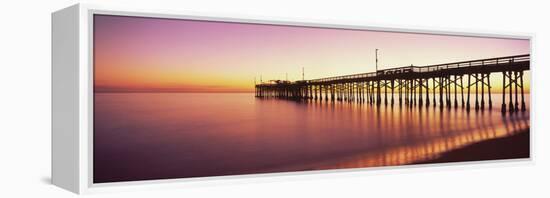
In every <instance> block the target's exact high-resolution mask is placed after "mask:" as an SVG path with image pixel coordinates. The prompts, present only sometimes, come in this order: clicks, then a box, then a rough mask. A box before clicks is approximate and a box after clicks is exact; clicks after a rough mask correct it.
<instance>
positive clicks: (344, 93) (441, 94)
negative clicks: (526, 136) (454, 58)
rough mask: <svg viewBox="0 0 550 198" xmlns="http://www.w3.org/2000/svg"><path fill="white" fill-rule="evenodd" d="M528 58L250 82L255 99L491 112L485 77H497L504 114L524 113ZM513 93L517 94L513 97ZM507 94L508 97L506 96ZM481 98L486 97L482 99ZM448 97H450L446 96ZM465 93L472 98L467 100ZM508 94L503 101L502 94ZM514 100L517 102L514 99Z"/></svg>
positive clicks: (487, 80)
mask: <svg viewBox="0 0 550 198" xmlns="http://www.w3.org/2000/svg"><path fill="white" fill-rule="evenodd" d="M529 67H530V55H529V54H525V55H518V56H506V57H498V58H490V59H481V60H470V61H462V62H454V63H446V64H439V65H428V66H406V67H397V68H391V69H384V70H378V71H376V72H371V73H361V74H353V75H346V76H336V77H327V78H320V79H313V80H300V81H294V82H291V81H283V80H272V81H270V82H268V83H260V84H256V85H255V87H256V93H255V95H256V97H275V98H283V99H292V100H324V101H331V102H342V101H346V102H359V103H368V104H373V105H382V104H384V105H392V106H393V105H399V106H406V107H411V108H412V107H414V106H418V107H422V106H426V107H429V106H431V105H432V106H434V107H436V106H439V107H440V108H452V107H454V108H458V107H461V108H466V110H467V111H470V109H471V108H472V107H473V109H475V110H476V111H478V110H484V109H486V108H488V109H492V108H493V101H492V98H491V88H492V86H491V81H490V78H491V74H495V73H502V85H503V87H502V105H501V110H502V112H503V113H505V112H506V111H507V109H508V111H509V112H517V111H520V110H521V111H525V110H526V107H525V96H524V85H523V80H524V78H523V75H524V71H526V70H529ZM518 90H519V93H518ZM507 92H508V93H507ZM486 93H488V94H487V96H488V98H485V95H486ZM452 94H453V95H454V97H451V95H452ZM471 94H473V95H474V97H473V98H471V97H470V96H471ZM507 94H508V100H506V95H507ZM518 96H520V97H521V98H520V100H519V99H518Z"/></svg>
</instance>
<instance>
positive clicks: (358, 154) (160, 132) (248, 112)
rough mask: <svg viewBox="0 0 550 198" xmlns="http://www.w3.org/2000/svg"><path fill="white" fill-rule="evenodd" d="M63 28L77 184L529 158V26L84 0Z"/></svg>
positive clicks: (67, 117)
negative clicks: (384, 21) (458, 25)
mask: <svg viewBox="0 0 550 198" xmlns="http://www.w3.org/2000/svg"><path fill="white" fill-rule="evenodd" d="M52 24H53V27H52V29H53V32H52V33H53V35H52V46H53V48H52V49H53V54H52V60H53V61H52V68H53V76H52V81H53V82H52V84H53V94H52V95H53V99H52V100H53V120H52V125H53V132H52V136H53V137H52V175H53V176H52V180H53V183H54V184H55V185H58V186H60V187H63V188H65V189H68V190H71V191H73V192H77V193H82V192H88V191H93V190H98V189H99V190H100V189H102V188H103V187H109V186H114V185H132V184H143V183H144V182H146V183H148V184H151V185H154V184H155V183H159V182H166V181H170V182H185V181H187V180H190V179H197V178H215V179H223V178H228V177H239V176H244V175H256V174H262V175H267V176H277V175H280V174H282V173H298V174H308V173H311V172H324V171H335V170H338V171H342V170H343V171H352V170H370V169H374V170H372V171H376V168H377V167H402V166H405V167H411V168H412V167H426V166H428V167H430V166H434V165H441V164H444V163H466V162H474V163H479V162H495V161H497V160H498V162H503V163H504V162H505V161H509V160H527V161H529V160H530V159H531V152H530V151H531V149H530V148H531V144H530V142H531V141H530V137H531V132H530V126H531V123H530V112H531V109H532V105H531V103H530V98H531V97H530V95H531V83H530V81H531V80H530V79H531V78H530V76H531V73H530V71H531V69H530V68H531V64H530V63H531V56H530V54H531V48H530V47H531V37H530V36H529V35H499V34H488V33H466V32H453V31H436V30H410V29H399V28H393V27H392V28H389V27H387V28H383V27H360V26H351V25H335V24H322V23H307V22H292V21H277V20H270V19H236V18H232V17H214V16H194V15H185V14H180V13H172V12H158V13H153V12H138V11H133V10H113V9H109V8H102V7H97V6H86V5H75V6H72V7H69V8H66V9H63V10H60V11H58V12H55V13H53V15H52ZM502 160H505V161H502Z"/></svg>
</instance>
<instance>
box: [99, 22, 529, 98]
mask: <svg viewBox="0 0 550 198" xmlns="http://www.w3.org/2000/svg"><path fill="white" fill-rule="evenodd" d="M375 48H378V49H380V51H379V69H384V68H392V67H400V66H406V65H411V64H414V65H417V66H422V65H431V64H439V63H447V62H456V61H463V60H470V59H482V58H492V57H498V56H510V55H520V54H528V53H530V45H529V41H528V40H518V39H495V38H479V37H461V36H442V35H429V34H411V33H394V32H379V31H364V30H343V29H328V28H311V27H292V26H275V25H260V24H243V23H227V22H207V21H191V20H179V19H178V20H175V19H158V18H139V17H124V16H108V15H95V17H94V71H95V73H94V77H95V91H97V92H117V91H123V92H126V91H181V92H253V90H254V78H256V80H257V81H258V82H259V81H260V76H262V79H263V81H267V80H272V79H285V74H286V73H288V79H289V80H301V78H302V74H301V71H302V67H303V68H304V69H305V78H306V79H315V78H322V77H329V76H338V75H347V74H355V73H365V72H372V71H374V70H375V55H374V49H375ZM526 78H527V79H529V74H528V75H527V76H526ZM499 79H500V75H494V78H493V79H492V82H491V83H493V85H494V86H495V88H496V90H498V89H500V87H499V86H501V85H500V84H501V80H499ZM528 81H529V80H526V86H527V87H528V86H529V84H528Z"/></svg>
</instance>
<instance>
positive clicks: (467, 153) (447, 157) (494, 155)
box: [413, 128, 530, 164]
mask: <svg viewBox="0 0 550 198" xmlns="http://www.w3.org/2000/svg"><path fill="white" fill-rule="evenodd" d="M529 150H530V132H529V128H527V129H524V130H521V131H519V132H518V133H517V134H514V135H511V136H507V137H502V138H496V139H491V140H486V141H482V142H478V143H474V144H471V145H468V146H465V147H463V148H459V149H456V150H452V151H449V152H446V153H443V154H442V155H441V156H439V157H438V158H436V159H431V160H426V161H420V162H416V163H413V164H432V163H449V162H465V161H484V160H501V159H521V158H529V157H530V154H529Z"/></svg>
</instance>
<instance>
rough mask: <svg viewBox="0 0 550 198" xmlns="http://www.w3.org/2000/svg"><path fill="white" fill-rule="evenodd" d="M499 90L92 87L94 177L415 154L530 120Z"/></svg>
mask: <svg viewBox="0 0 550 198" xmlns="http://www.w3.org/2000/svg"><path fill="white" fill-rule="evenodd" d="M430 97H431V96H430ZM500 97H501V95H499V94H494V95H493V110H492V111H488V110H486V111H483V112H476V111H474V110H473V108H472V111H471V112H470V113H466V111H465V110H463V109H461V108H458V109H454V108H452V109H450V110H448V109H443V110H440V108H439V107H437V108H433V107H430V108H425V107H423V108H418V107H416V108H412V109H410V108H405V107H403V108H399V106H397V105H396V106H394V107H393V108H392V107H390V106H384V105H382V106H381V107H380V108H377V107H376V106H370V105H368V104H357V103H345V102H344V103H340V102H336V103H331V102H324V101H323V102H319V101H310V102H296V101H287V100H280V99H260V98H255V97H254V94H249V93H240V94H235V93H96V94H95V102H94V108H95V110H94V113H95V115H94V150H93V152H94V153H93V156H94V180H95V182H112V181H130V180H146V179H168V178H186V177H200V176H219V175H233V174H249V173H266V172H279V171H299V170H316V169H330V168H356V167H373V166H385V165H401V164H410V163H415V162H419V161H424V160H429V159H434V158H437V157H438V156H439V155H441V154H442V153H443V152H446V151H450V150H453V149H457V148H460V147H463V146H465V145H469V144H472V143H476V142H480V141H484V140H489V139H493V138H497V137H504V136H508V135H512V134H514V133H516V132H517V131H520V130H523V129H528V128H529V110H528V111H526V112H524V113H521V112H519V113H515V114H512V115H508V114H507V115H506V116H502V114H501V113H500V104H501V102H500ZM471 99H473V97H472V98H471ZM507 99H508V98H507ZM526 99H527V106H528V107H529V101H528V99H529V95H526ZM459 102H460V101H459ZM472 104H473V102H472ZM472 107H473V105H472Z"/></svg>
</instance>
